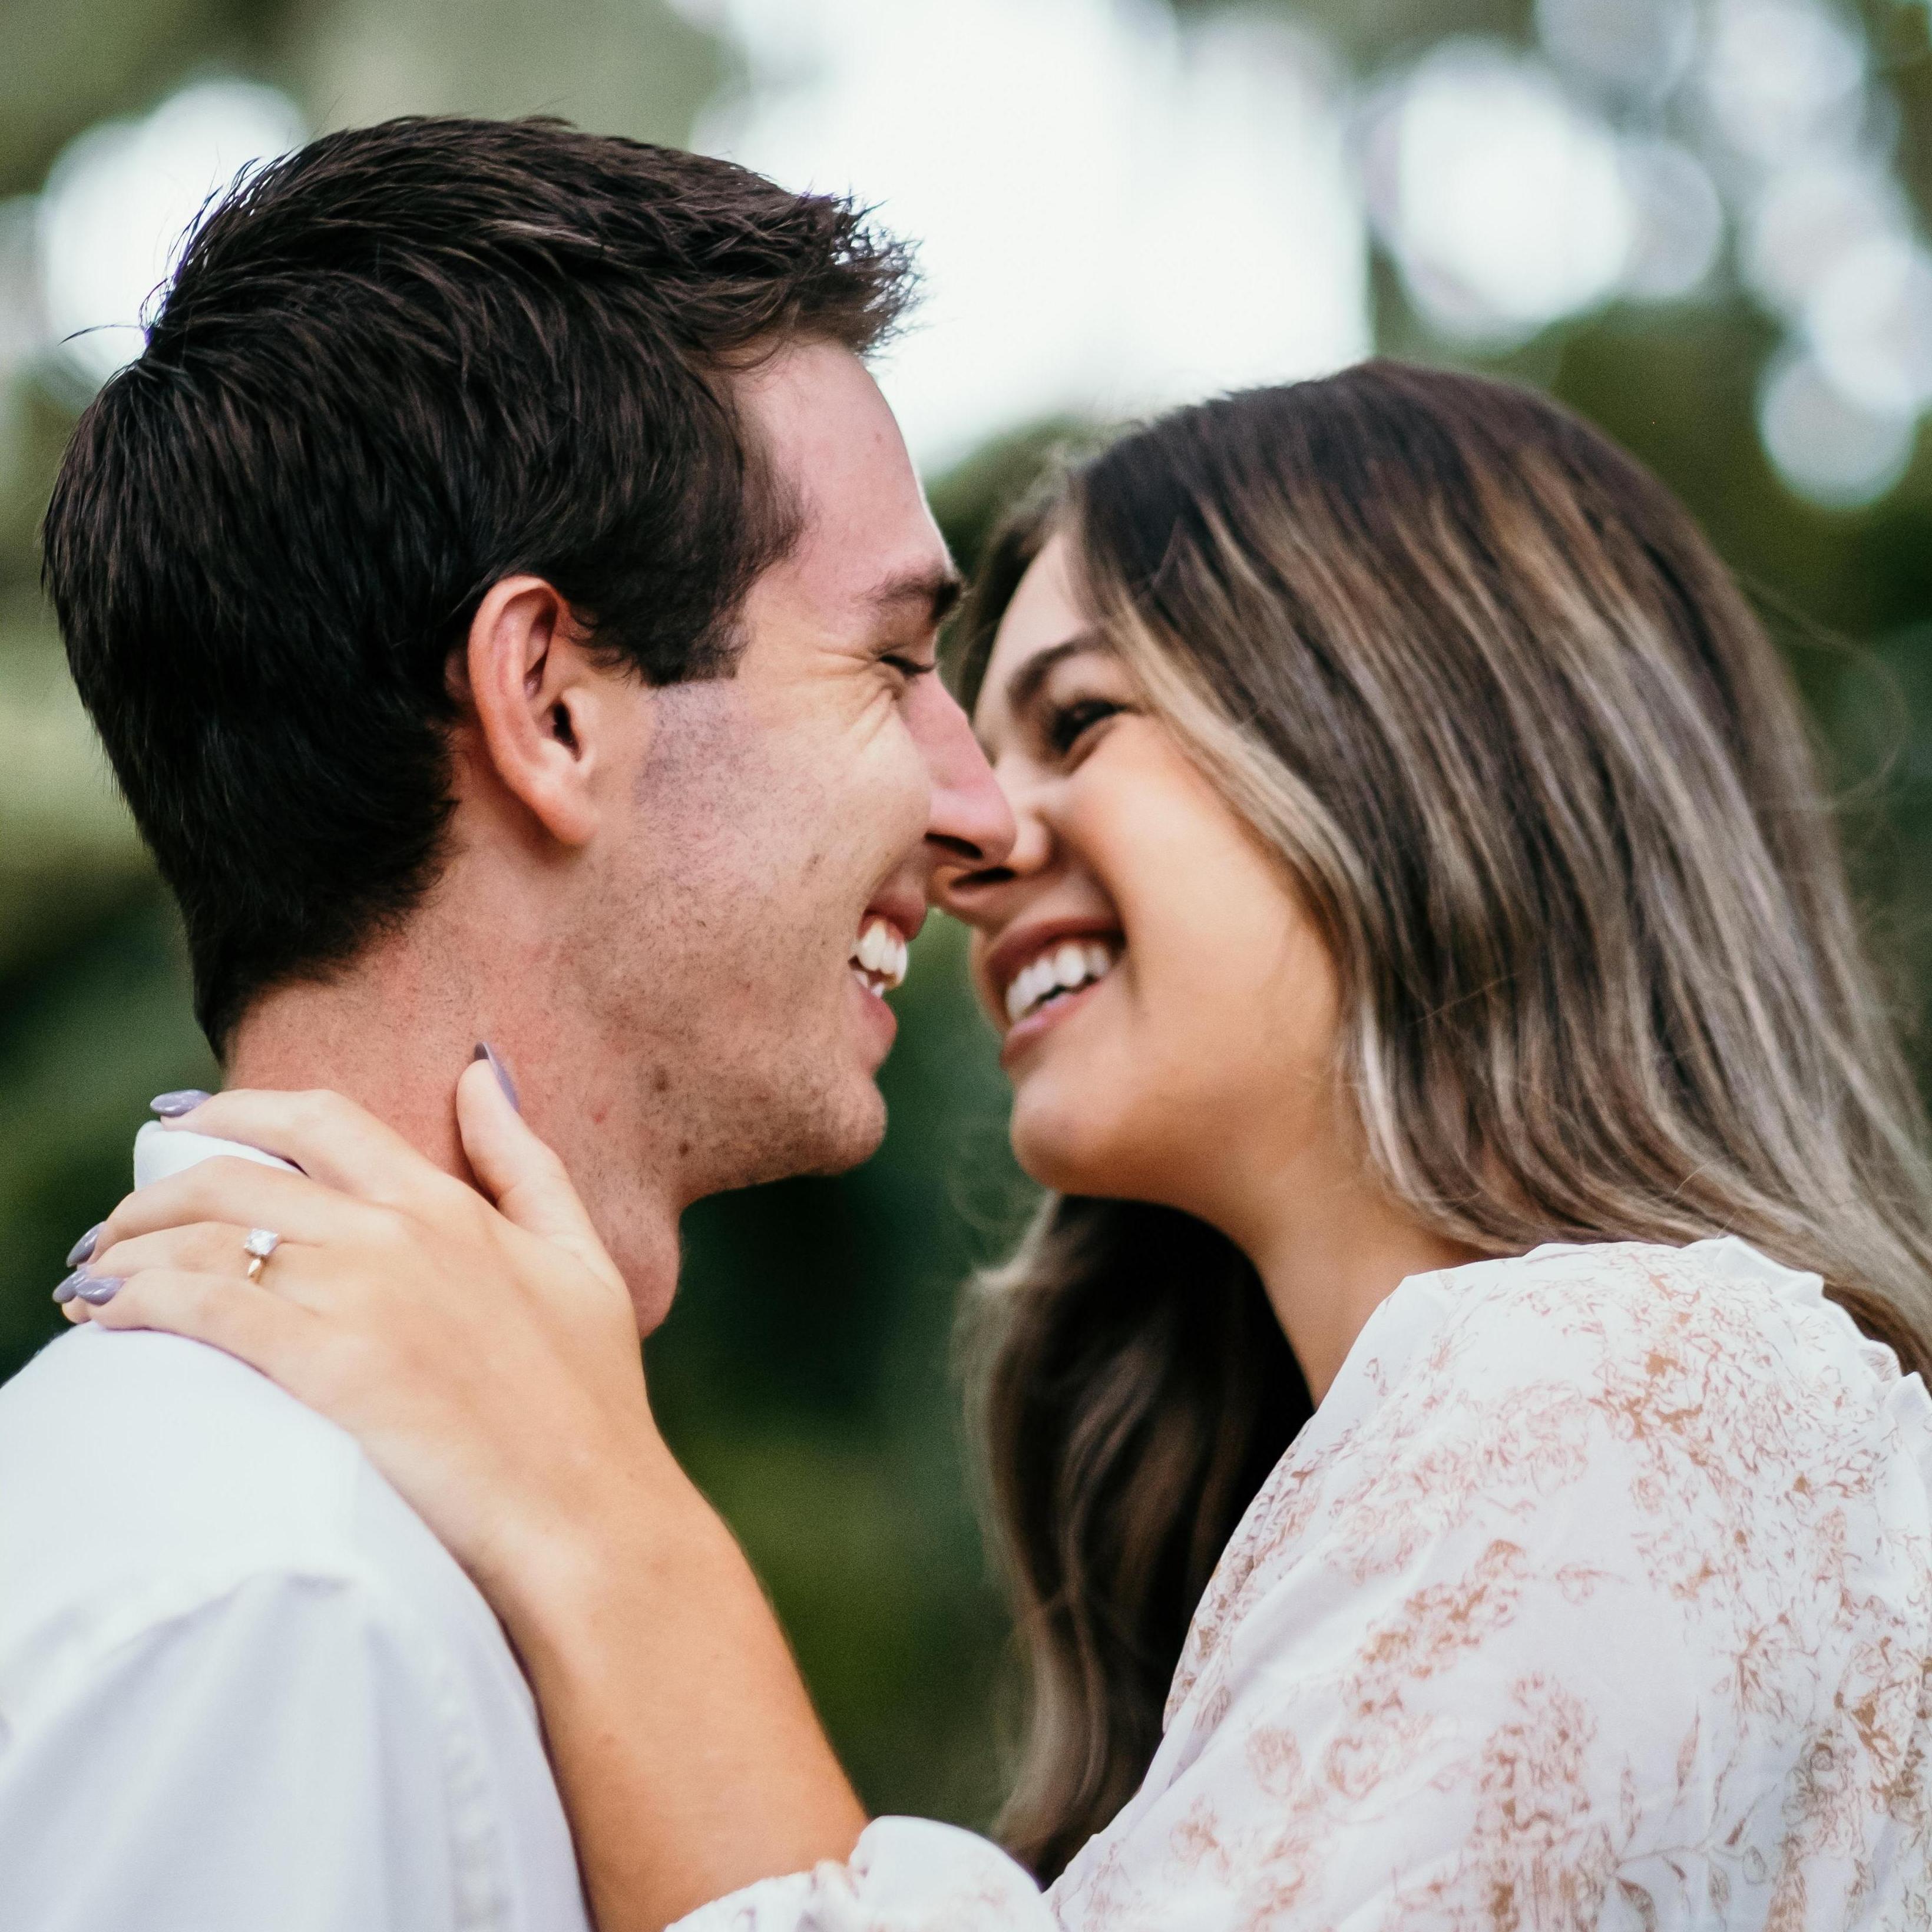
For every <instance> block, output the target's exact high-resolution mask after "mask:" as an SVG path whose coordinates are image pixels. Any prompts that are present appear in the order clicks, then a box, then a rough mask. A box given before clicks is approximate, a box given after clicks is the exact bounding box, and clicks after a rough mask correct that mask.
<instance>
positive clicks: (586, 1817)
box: [70, 1066, 865, 1932]
mask: <svg viewBox="0 0 1932 1932" xmlns="http://www.w3.org/2000/svg"><path fill="white" fill-rule="evenodd" d="M458 1118H459V1121H460V1124H461V1127H462V1130H463V1140H464V1145H465V1148H466V1151H467V1152H468V1154H469V1158H470V1160H471V1163H472V1166H473V1167H474V1169H475V1172H476V1174H477V1176H478V1180H479V1181H480V1183H481V1185H482V1187H483V1188H484V1190H486V1192H487V1193H488V1194H489V1195H490V1196H492V1197H493V1199H494V1200H495V1201H496V1204H497V1205H496V1208H492V1207H491V1206H490V1202H488V1201H487V1200H486V1199H484V1197H483V1196H482V1195H480V1194H479V1193H477V1192H476V1191H475V1190H473V1189H472V1188H469V1187H466V1186H465V1185H464V1184H462V1183H461V1182H459V1181H455V1180H454V1179H452V1178H451V1177H449V1175H445V1174H443V1172H440V1170H439V1169H436V1168H435V1167H434V1166H432V1165H431V1163H429V1162H428V1161H426V1160H424V1159H423V1158H422V1157H421V1156H420V1155H419V1154H417V1153H416V1151H414V1150H413V1148H410V1147H409V1146H408V1145H407V1143H405V1142H403V1141H402V1140H401V1139H400V1138H399V1137H398V1136H395V1135H394V1134H392V1133H390V1131H389V1130H388V1129H387V1128H386V1127H383V1126H382V1125H381V1124H380V1123H379V1122H377V1121H375V1120H374V1119H373V1118H371V1116H369V1115H367V1114H365V1113H364V1112H362V1110H361V1109H358V1108H356V1107H355V1106H353V1105H352V1104H351V1103H348V1102H347V1101H344V1100H341V1099H339V1098H338V1097H336V1096H335V1095H332V1094H272V1093H251V1092H236V1093H230V1094H220V1095H217V1096H216V1097H214V1099H213V1100H210V1101H209V1102H208V1103H206V1104H205V1106H202V1108H200V1109H198V1110H196V1112H195V1113H193V1114H192V1115H189V1116H187V1118H186V1120H185V1121H184V1125H186V1126H188V1127H191V1128H192V1129H193V1130H194V1131H196V1132H198V1133H205V1134H211V1135H214V1136H220V1137H222V1138H225V1139H233V1140H236V1141H239V1142H244V1143H245V1144H247V1145H250V1146H253V1147H257V1148H263V1149H264V1150H266V1151H269V1152H272V1153H275V1154H279V1155H281V1156H282V1157H284V1159H286V1160H290V1161H291V1162H293V1163H295V1165H296V1166H297V1167H299V1169H302V1172H301V1173H299V1174H290V1173H287V1172H281V1171H280V1170H276V1169H268V1168H265V1167H263V1166H257V1165H255V1164H253V1163H246V1162H243V1161H239V1160H211V1161H208V1162H205V1163H202V1164H201V1165H200V1166H196V1167H194V1168H192V1169H189V1170H187V1172H184V1173H182V1174H180V1175H176V1176H175V1177H173V1178H171V1179H169V1180H168V1181H163V1182H160V1183H159V1184H156V1185H155V1186H154V1187H149V1188H146V1189H144V1190H142V1191H141V1192H140V1193H138V1194H135V1195H132V1196H129V1197H128V1199H127V1200H126V1201H124V1202H123V1203H122V1204H121V1206H120V1208H118V1209H117V1210H116V1211H115V1214H114V1216H113V1217H112V1219H111V1220H110V1221H109V1223H107V1226H106V1228H105V1229H104V1231H103V1233H102V1235H101V1238H100V1241H99V1242H98V1244H97V1247H96V1251H95V1257H94V1259H93V1260H92V1262H91V1264H90V1266H91V1268H92V1271H93V1272H94V1273H95V1274H97V1275H98V1276H99V1277H104V1278H108V1279H113V1278H115V1277H119V1278H121V1279H122V1280H123V1281H124V1286H122V1287H121V1289H119V1290H118V1292H116V1293H115V1295H114V1296H113V1299H111V1300H110V1301H107V1302H106V1303H104V1304H102V1305H101V1306H100V1307H95V1308H93V1309H92V1310H89V1309H88V1305H87V1304H86V1303H83V1302H77V1303H74V1304H70V1312H71V1313H80V1312H81V1311H83V1310H86V1311H87V1313H89V1316H90V1317H91V1319H93V1320H95V1321H96V1322H100V1323H101V1324H102V1325H104V1326H107V1327H111V1328H165V1329H168V1330H170V1331H173V1332H175V1333H176V1334H184V1335H187V1336H190V1337H194V1338H195V1339H197V1340H202V1341H204V1342H207V1343H211V1344H212V1345H213V1346H216V1347H218V1348H220V1349H225V1350H226V1351H227V1352H229V1353H230V1354H233V1355H237V1356H239V1357H240V1358H241V1359H242V1360H243V1361H246V1362H248V1363H250V1364H251V1365H252V1366H254V1367H256V1368H257V1369H259V1370H261V1371H262V1372H263V1373H265V1374H266V1375H268V1376H271V1377H272V1379H275V1381H277V1382H280V1383H281V1385H283V1387H284V1388H287V1390H289V1391H290V1393H291V1394H294V1395H296V1397H299V1398H300V1399H301V1400H303V1401H305V1402H306V1403H308V1404H309V1405H310V1406H311V1407H313V1408H315V1409H318V1410H320V1412H322V1413H323V1414H324V1415H328V1416H329V1417H330V1418H332V1419H333V1420H335V1421H337V1422H338V1423H340V1424H341V1425H342V1426H343V1427H345V1428H347V1429H348V1430H350V1432H351V1433H353V1434H354V1435H355V1436H356V1437H357V1438H358V1439H359V1441H360V1442H362V1445H363V1447H364V1448H365V1451H367V1453H368V1454H369V1456H370V1457H371V1460H372V1461H374V1463H376V1465H377V1466H378V1467H379V1468H380V1469H382V1470H383V1472H384V1474H385V1475H387V1476H388V1477H389V1479H390V1480H391V1481H392V1482H393V1483H395V1485H396V1487H397V1488H398V1490H400V1491H401V1493H403V1494H404V1496H406V1497H407V1499H409V1500H410V1502H411V1503H412V1504H413V1505H414V1506H415V1507H416V1509H417V1510H418V1511H419V1513H420V1514H422V1516H423V1517H424V1518H425V1520H426V1521H427V1522H428V1523H429V1524H430V1525H431V1527H432V1528H433V1529H435V1531H436V1532H437V1535H439V1536H440V1538H442V1540H443V1541H444V1543H445V1544H446V1546H447V1547H449V1549H450V1550H451V1551H452V1554H454V1555H455V1556H456V1557H457V1558H458V1560H459V1561H460V1562H462V1563H463V1565H464V1566H465V1567H466V1568H467V1569H468V1570H469V1572H470V1574H471V1575H472V1577H474V1578H475V1581H476V1583H477V1584H478V1587H479V1588H480V1589H481V1590H482V1591H483V1592H484V1595H486V1596H487V1598H489V1600H490V1603H491V1604H492V1605H493V1607H494V1608H495V1609H496V1611H497V1613H498V1614H499V1616H501V1617H502V1620H503V1622H504V1624H505V1628H507V1629H508V1631H509V1634H510V1636H511V1640H512V1641H513V1642H514V1644H515V1645H516V1647H517V1651H518V1652H519V1654H520V1656H521V1658H522V1660H523V1664H524V1666H525V1668H526V1670H527V1672H528V1673H529V1677H530V1679H531V1683H532V1688H533V1689H534V1690H535V1693H536V1695H537V1698H538V1703H539V1705H540V1706H541V1710H542V1712H543V1718H544V1728H545V1732H546V1735H547V1740H548V1742H549V1745H550V1751H551V1754H552V1756H553V1760H554V1761H555V1763H556V1769H557V1775H558V1781H559V1788H560V1790H562V1795H563V1797H564V1800H565V1805H566V1807H567V1808H568V1811H569V1814H570V1817H571V1823H572V1827H573V1832H574V1836H575V1838H576V1841H577V1851H578V1855H579V1858H580V1861H581V1864H582V1867H583V1872H584V1875H585V1880H586V1885H587V1887H588V1889H589V1894H590V1897H591V1902H592V1908H593V1910H594V1912H595V1915H596V1918H597V1921H598V1924H599V1925H600V1927H602V1928H603V1932H642V1929H643V1928H655V1927H661V1926H662V1925H664V1924H666V1923H667V1921H670V1919H673V1918H676V1917H677V1916H679V1915H680V1914H682V1913H683V1912H688V1911H689V1910H690V1909H691V1908H692V1907H694V1906H697V1905H699V1904H700V1903H703V1902H704V1901H705V1900H709V1899H712V1898H715V1897H718V1896H720V1895H721V1894H724V1893H726V1892H729V1891H732V1890H733V1889H734V1888H737V1887H739V1886H742V1885H745V1884H747V1883H748V1882H751V1881H753V1880H754V1879H760V1878H763V1877H766V1876H770V1875H772V1874H775V1873H787V1872H793V1871H796V1870H801V1869H803V1868H805V1867H810V1866H811V1865H813V1864H816V1863H817V1862H818V1861H820V1860H823V1859H842V1858H845V1857H846V1856H847V1855H849V1853H850V1851H851V1849H852V1847H853V1843H854V1841H855V1840H856V1838H857V1837H858V1835H859V1831H860V1829H861V1828H862V1826H863V1824H864V1822H865V1820H864V1817H863V1814H862V1812H861V1811H860V1809H859V1805H858V1802H857V1801H856V1799H855V1798H854V1796H853V1793H852V1791H851V1789H850V1786H849V1785H848V1784H847V1781H846V1780H845V1778H844V1775H843V1774H842V1773H841V1771H840V1769H839V1767H838V1763H837V1762H836V1760H835V1758H834V1757H833V1755H832V1751H831V1748H830V1747H829V1745H828V1744H827V1742H826V1739H825V1737H824V1735H823V1732H822V1731H821V1730H820V1727H819V1726H818V1724H817V1720H816V1719H815V1718H814V1715H813V1713H812V1711H811V1705H810V1703H809V1700H808V1698H807V1696H806V1694H805V1688H804V1686H803V1685H802V1682H800V1680H799V1676H798V1673H797V1671H796V1668H795V1667H794V1665H793V1662H792V1660H791V1658H790V1653H789V1652H788V1650H787V1647H786V1645H785V1643H784V1638H783V1637H782V1635H781V1634H780V1632H779V1630H778V1626H777V1624H776V1622H775V1620H774V1619H773V1618H772V1614H771V1612H770V1610H769V1607H768V1606H767V1605H766V1602H765V1600H764V1598H763V1594H762V1592H761V1591H760V1589H759V1586H758V1584H757V1580H756V1579H755V1578H754V1576H753V1575H752V1574H751V1569H750V1567H749V1565H748V1564H747V1563H746V1562H745V1559H744V1556H743V1555H742V1553H741V1552H740V1551H739V1549H738V1547H737V1545H736V1543H735V1542H734V1541H733V1538H732V1537H731V1535H730V1532H728V1530H727V1529H726V1528H725V1527H724V1524H723V1523H721V1521H720V1520H719V1519H718V1517H717V1515H716V1514H715V1512H714V1511H712V1509H711V1508H710V1507H709V1505H708V1504H706V1502H705V1501H704V1499H703V1497H702V1496H700V1494H699V1493H698V1492H697V1490H696V1488H695V1487H694V1486H693V1485H692V1484H691V1482H690V1481H688V1478H686V1477H685V1475H684V1474H683V1472H682V1470H681V1469H679V1467H678V1466H677V1464H676V1461H675V1460H674V1459H673V1457H672V1456H671V1455H670V1452H669V1451H668V1449H667V1448H666V1447H665V1445H664V1442H663V1440H662V1439H661V1436H659V1435H658V1432H657V1430H656V1427H655V1423H654V1421H653V1420H652V1416H651V1413H650V1406H649V1401H648V1399H647V1397H646V1391H645V1386H644V1380H643V1365H642V1359H641V1352H640V1349H639V1347H638V1343H637V1329H636V1325H635V1320H634V1315H633V1313H632V1310H631V1302H630V1299H629V1297H628V1293H627V1292H626V1291H625V1287H624V1284H623V1283H622V1280H621V1279H620V1278H619V1277H618V1275H617V1273H616V1270H615V1268H613V1266H612V1265H611V1264H610V1261H609V1259H608V1258H607V1256H605V1255H604V1252H603V1250H602V1248H601V1245H600V1244H598V1241H597V1239H596V1237H595V1233H594V1232H592V1229H591V1228H590V1226H589V1222H588V1220H587V1218H586V1217H585V1215H584V1214H583V1209H582V1208H581V1206H580V1204H579V1203H578V1202H577V1198H576V1196H575V1194H574V1191H573V1190H571V1187H570V1184H569V1182H568V1178H567V1177H566V1176H565V1174H564V1172H563V1170H562V1166H561V1165H560V1163H558V1162H557V1161H556V1159H555V1157H554V1156H553V1155H552V1154H550V1152H549V1151H548V1149H547V1148H544V1146H543V1145H542V1144H541V1142H538V1140H537V1139H535V1136H533V1135H532V1134H531V1133H530V1132H529V1130H528V1129H527V1128H526V1127H525V1126H524V1125H523V1122H522V1121H521V1120H520V1118H518V1117H517V1115H516V1113H515V1112H514V1110H513V1109H511V1107H510V1106H509V1105H508V1103H506V1102H505V1100H504V1099H503V1097H502V1094H501V1092H500V1091H499V1088H498V1087H497V1085H496V1082H495V1080H494V1079H493V1077H492V1076H490V1073H489V1071H488V1070H487V1067H481V1066H478V1067H472V1068H471V1069H470V1070H469V1072H468V1073H466V1075H465V1076H464V1078H463V1081H462V1082H460V1085H459V1087H458ZM499 1210H500V1211H499ZM254 1227H265V1228H270V1229H275V1231H276V1232H278V1233H279V1234H280V1235H281V1236H282V1241H281V1246H280V1247H278V1248H277V1249H276V1250H275V1253H274V1254H273V1255H272V1257H271V1258H270V1259H269V1262H268V1264H267V1265H266V1268H264V1269H263V1271H262V1274H261V1279H260V1282H259V1283H257V1284H254V1285H251V1284H250V1283H248V1282H247V1281H246V1280H243V1279H242V1278H241V1276H242V1271H243V1269H244V1268H245V1265H246V1262H247V1259H248V1257H247V1256H246V1255H245V1253H244V1252H243V1250H242V1235H243V1232H244V1231H245V1229H249V1228H254Z"/></svg>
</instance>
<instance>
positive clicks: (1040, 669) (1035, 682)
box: [1007, 631, 1107, 718]
mask: <svg viewBox="0 0 1932 1932" xmlns="http://www.w3.org/2000/svg"><path fill="white" fill-rule="evenodd" d="M1106 648H1107V644H1106V639H1105V638H1103V637H1102V636H1101V635H1100V632H1099V631H1081V632H1080V633H1079V634H1078V635H1077V636H1075V637H1069V638H1067V640H1065V642H1064V643H1058V644H1052V645H1049V646H1048V647H1047V649H1045V650H1043V651H1036V652H1034V655H1032V656H1031V657H1030V658H1028V659H1027V661H1026V662H1025V664H1022V665H1021V666H1020V667H1019V670H1016V671H1015V672H1014V673H1013V676H1011V677H1010V678H1008V679H1007V709H1008V710H1009V711H1010V712H1012V713H1013V715H1014V716H1015V717H1016V718H1017V717H1018V716H1019V714H1020V713H1021V712H1022V711H1024V710H1025V709H1026V708H1027V706H1028V705H1029V704H1031V703H1032V702H1033V701H1034V699H1035V698H1036V697H1038V696H1039V694H1040V686H1041V685H1043V684H1044V683H1045V682H1046V680H1047V679H1048V678H1049V676H1052V672H1053V667H1054V666H1055V664H1064V663H1065V662H1066V661H1067V659H1068V658H1077V657H1080V656H1082V655H1085V653H1086V652H1088V651H1104V650H1105V649H1106Z"/></svg>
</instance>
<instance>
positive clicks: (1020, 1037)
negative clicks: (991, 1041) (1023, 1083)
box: [1000, 973, 1114, 1069]
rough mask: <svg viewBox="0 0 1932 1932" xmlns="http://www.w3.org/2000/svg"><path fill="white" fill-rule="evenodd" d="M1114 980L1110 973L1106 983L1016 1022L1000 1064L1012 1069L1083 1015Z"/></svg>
mask: <svg viewBox="0 0 1932 1932" xmlns="http://www.w3.org/2000/svg"><path fill="white" fill-rule="evenodd" d="M1113 977H1114V976H1113V974H1112V973H1109V974H1108V975H1107V977H1106V979H1103V980H1089V981H1088V983H1087V984H1086V985H1085V986H1082V987H1081V988H1080V989H1079V991H1078V992H1071V993H1061V994H1060V995H1058V996H1057V997H1056V998H1053V999H1051V1000H1049V1001H1047V1002H1046V1004H1045V1005H1044V1006H1043V1007H1035V1008H1034V1010H1033V1011H1032V1012H1031V1013H1028V1015H1027V1016H1026V1018H1025V1019H1023V1020H1019V1021H1016V1022H1015V1023H1014V1024H1013V1025H1012V1026H1010V1027H1009V1028H1007V1034H1006V1037H1005V1039H1004V1040H1003V1041H1002V1042H1001V1046H1000V1064H1001V1066H1002V1067H1006V1068H1008V1069H1010V1068H1011V1067H1013V1064H1014V1062H1015V1061H1016V1060H1018V1059H1019V1058H1021V1057H1022V1055H1025V1053H1027V1052H1028V1051H1029V1050H1031V1048H1032V1047H1033V1046H1034V1043H1036V1042H1037V1041H1038V1040H1041V1039H1043V1037H1045V1036H1046V1034H1049V1033H1051V1032H1052V1031H1053V1029H1054V1028H1055V1027H1057V1026H1058V1025H1061V1023H1062V1022H1064V1021H1066V1020H1067V1019H1070V1018H1071V1017H1072V1016H1073V1015H1074V1014H1075V1013H1078V1012H1079V1011H1080V1010H1081V1009H1082V1007H1085V1005H1086V1004H1088V1002H1089V1001H1091V999H1093V998H1094V995H1096V994H1097V993H1100V992H1103V991H1104V990H1105V989H1106V986H1107V985H1108V983H1109V981H1110V980H1112V978H1113Z"/></svg>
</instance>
